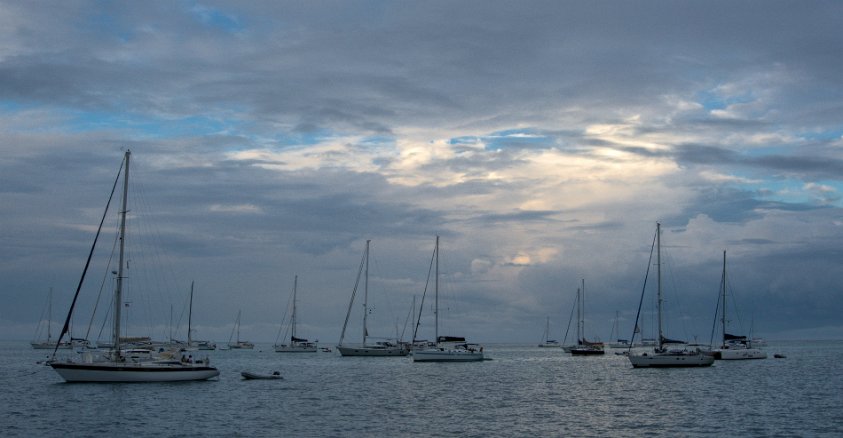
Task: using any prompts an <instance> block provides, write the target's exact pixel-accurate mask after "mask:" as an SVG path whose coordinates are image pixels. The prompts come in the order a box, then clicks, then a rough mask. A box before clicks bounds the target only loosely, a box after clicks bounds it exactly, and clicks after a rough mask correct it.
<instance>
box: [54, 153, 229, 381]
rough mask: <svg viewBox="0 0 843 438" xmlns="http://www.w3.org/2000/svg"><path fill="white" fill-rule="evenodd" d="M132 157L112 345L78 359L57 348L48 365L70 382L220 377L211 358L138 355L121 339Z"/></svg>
mask: <svg viewBox="0 0 843 438" xmlns="http://www.w3.org/2000/svg"><path fill="white" fill-rule="evenodd" d="M130 158H131V151H128V150H127V151H126V153H125V155H124V158H123V162H122V163H121V164H120V169H121V171H123V169H124V168H125V172H124V173H123V202H122V207H121V209H120V234H119V242H120V245H119V246H120V250H119V265H118V268H117V284H116V287H115V289H114V298H113V302H114V308H113V311H114V314H113V315H112V342H111V348H110V349H109V350H108V351H106V352H104V354H102V355H98V356H95V355H94V353H93V352H91V351H85V352H84V353H83V354H82V358H81V360H74V359H57V358H56V350H55V349H54V350H53V357H52V359H50V360H49V361H48V364H49V365H50V366H51V367H52V368H53V369H54V370H55V371H56V372H57V373H58V374H59V376H61V377H62V378H63V379H64V380H65V381H67V382H173V381H185V380H207V379H210V378H212V377H216V376H218V375H219V374H220V373H219V371H218V370H217V369H216V368H214V367H212V366H210V364H209V361H208V359H207V358H206V359H204V360H199V361H192V360H191V361H187V360H185V361H181V360H178V359H174V358H173V357H172V356H157V355H153V354H151V352H150V351H149V350H145V353H144V354H135V353H133V352H131V351H129V350H124V349H123V348H121V342H122V341H121V338H120V320H121V317H120V312H121V310H122V307H123V282H124V280H125V278H126V277H125V275H124V267H126V266H127V264H126V259H125V257H124V247H125V242H126V213H127V212H128V211H129V209H128V205H127V204H128V190H129V161H130ZM120 173H121V172H118V174H117V179H115V181H114V186H113V187H112V191H111V196H110V197H109V200H108V203H107V204H106V208H105V212H104V213H103V216H102V220H100V224H99V228H98V229H97V233H96V237H95V238H94V244H93V245H92V246H91V251H90V253H89V254H88V260H87V262H86V263H85V268H84V270H83V271H82V277H81V278H80V279H79V284H78V286H77V288H76V294H75V295H74V297H73V301H72V303H71V305H70V310H69V311H68V313H67V318H66V319H65V322H64V326H63V327H62V331H61V334H60V335H59V338H58V341H57V343H56V349H58V346H59V345H60V344H61V341H62V337H63V336H64V335H65V334H67V333H68V327H69V325H70V320H71V317H72V316H73V309H74V306H75V304H76V300H77V298H78V297H79V291H80V290H81V288H82V285H83V283H84V280H85V274H86V272H87V270H88V266H89V265H90V262H91V257H92V256H93V254H94V250H95V248H96V244H97V240H98V239H99V236H100V233H101V231H102V225H103V223H104V221H105V218H106V215H107V214H108V209H109V208H108V207H109V205H110V204H111V199H112V197H113V195H114V192H115V190H116V188H117V183H118V181H119V179H120Z"/></svg>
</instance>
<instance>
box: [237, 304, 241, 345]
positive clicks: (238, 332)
mask: <svg viewBox="0 0 843 438" xmlns="http://www.w3.org/2000/svg"><path fill="white" fill-rule="evenodd" d="M240 312H242V311H241V310H238V311H237V345H240Z"/></svg>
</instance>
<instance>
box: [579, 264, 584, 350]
mask: <svg viewBox="0 0 843 438" xmlns="http://www.w3.org/2000/svg"><path fill="white" fill-rule="evenodd" d="M580 307H582V313H580V318H581V319H580V324H581V325H582V340H583V344H585V278H583V279H582V301H580Z"/></svg>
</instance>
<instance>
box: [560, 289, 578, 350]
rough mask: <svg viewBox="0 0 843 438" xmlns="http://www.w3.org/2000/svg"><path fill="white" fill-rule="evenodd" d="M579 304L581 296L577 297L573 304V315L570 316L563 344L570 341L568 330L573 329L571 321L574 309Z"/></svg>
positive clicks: (572, 312)
mask: <svg viewBox="0 0 843 438" xmlns="http://www.w3.org/2000/svg"><path fill="white" fill-rule="evenodd" d="M577 304H579V298H577V299H575V300H574V305H573V306H571V315H569V316H568V328H567V329H565V338H564V339H562V345H565V344H566V343H567V342H568V332H570V331H571V321H572V320H573V319H574V309H576V308H577ZM577 324H579V323H577Z"/></svg>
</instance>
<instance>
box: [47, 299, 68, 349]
mask: <svg viewBox="0 0 843 438" xmlns="http://www.w3.org/2000/svg"><path fill="white" fill-rule="evenodd" d="M52 320H53V288H52V287H50V293H49V294H48V295H47V343H48V344H49V343H50V341H51V338H52V333H51V330H50V324H51V322H52ZM72 338H73V337H72V336H71V339H72Z"/></svg>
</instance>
